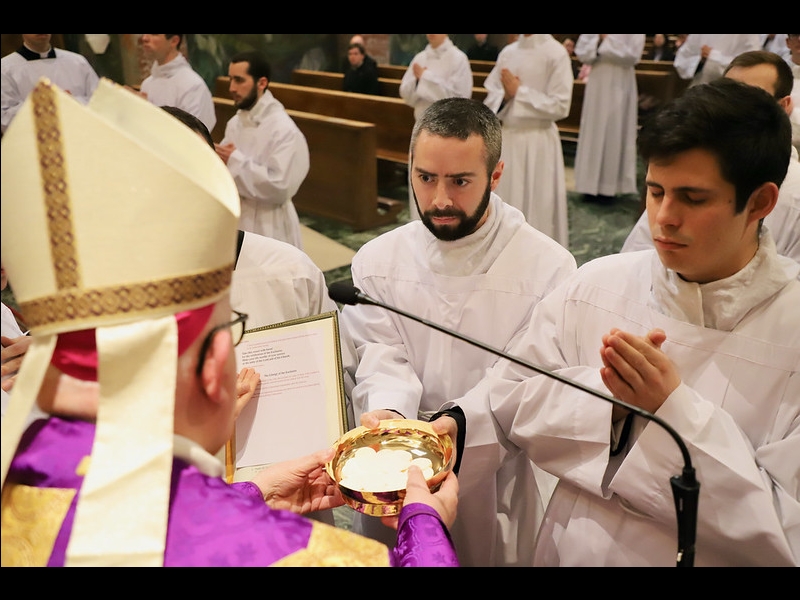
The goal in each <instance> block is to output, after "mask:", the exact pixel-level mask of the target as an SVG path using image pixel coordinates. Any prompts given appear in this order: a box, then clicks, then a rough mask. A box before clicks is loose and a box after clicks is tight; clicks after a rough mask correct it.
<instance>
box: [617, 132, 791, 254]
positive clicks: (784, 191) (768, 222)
mask: <svg viewBox="0 0 800 600" xmlns="http://www.w3.org/2000/svg"><path fill="white" fill-rule="evenodd" d="M797 156H798V155H797V149H796V148H792V159H791V160H790V161H789V168H788V170H787V171H786V177H785V179H784V180H783V183H782V184H781V187H780V191H779V192H778V201H777V203H776V204H775V208H773V209H772V212H771V213H769V214H768V215H767V216H766V217H764V226H765V227H766V228H767V229H769V231H770V234H771V235H772V239H773V240H775V248H776V249H777V250H778V254H780V255H781V256H787V257H789V258H791V259H793V260H794V261H795V262H797V263H800V162H798V160H797ZM652 247H653V238H652V237H651V236H650V225H649V223H648V222H647V211H644V212H643V213H642V214H641V216H640V217H639V220H638V221H636V224H635V225H634V226H633V228H632V229H631V232H630V233H629V234H628V237H627V238H625V243H623V244H622V249H621V250H620V252H633V251H635V250H644V249H647V248H652Z"/></svg>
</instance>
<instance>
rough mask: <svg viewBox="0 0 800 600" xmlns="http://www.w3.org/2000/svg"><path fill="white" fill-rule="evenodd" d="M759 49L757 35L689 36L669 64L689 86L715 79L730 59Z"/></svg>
mask: <svg viewBox="0 0 800 600" xmlns="http://www.w3.org/2000/svg"><path fill="white" fill-rule="evenodd" d="M760 48H761V39H760V36H759V34H757V33H690V34H688V35H687V36H686V41H685V42H684V43H683V44H681V47H680V48H678V50H677V52H675V59H674V60H673V63H674V64H675V70H676V71H677V72H678V75H680V77H681V79H691V80H692V81H691V83H690V84H689V85H690V86H692V85H697V84H698V83H708V82H709V81H714V80H715V79H719V78H720V77H722V74H723V72H724V71H725V67H727V66H728V65H729V64H730V62H731V60H733V57H734V56H737V55H739V54H741V53H742V52H749V51H750V50H759V49H760Z"/></svg>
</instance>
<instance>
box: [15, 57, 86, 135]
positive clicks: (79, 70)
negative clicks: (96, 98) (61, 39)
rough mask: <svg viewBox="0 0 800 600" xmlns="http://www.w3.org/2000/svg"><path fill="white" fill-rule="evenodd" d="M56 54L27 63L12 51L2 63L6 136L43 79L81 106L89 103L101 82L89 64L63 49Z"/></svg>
mask: <svg viewBox="0 0 800 600" xmlns="http://www.w3.org/2000/svg"><path fill="white" fill-rule="evenodd" d="M55 54H56V57H55V58H41V59H38V60H27V59H25V58H24V57H23V56H22V55H20V54H19V53H17V52H12V53H10V54H7V55H6V56H4V57H3V58H2V60H0V73H1V74H2V75H0V77H1V78H2V83H1V84H0V98H2V101H0V104H1V105H2V131H3V133H5V132H6V129H7V128H8V125H9V124H10V123H11V120H12V119H13V118H14V115H16V114H17V111H18V110H19V109H20V107H21V106H22V103H23V102H24V101H25V98H27V97H28V94H30V93H31V90H32V89H33V88H34V87H35V86H36V84H37V83H38V82H39V79H40V78H41V77H47V78H48V79H49V80H50V81H51V82H52V83H54V84H55V85H57V86H58V87H60V88H61V89H62V90H64V91H67V92H69V93H70V95H71V96H72V97H73V98H75V99H76V100H77V101H78V102H80V103H81V104H87V103H88V102H89V98H91V97H92V94H94V90H95V88H97V84H98V82H99V81H100V79H99V78H98V76H97V73H95V71H94V69H93V68H92V66H91V65H90V64H89V61H88V60H86V58H85V57H84V56H83V55H81V54H77V53H75V52H70V51H69V50H62V49H61V48H55Z"/></svg>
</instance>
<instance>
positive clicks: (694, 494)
mask: <svg viewBox="0 0 800 600" xmlns="http://www.w3.org/2000/svg"><path fill="white" fill-rule="evenodd" d="M328 295H329V296H330V297H331V299H333V300H335V301H336V302H340V303H341V304H370V305H372V306H379V307H380V308H383V309H386V310H388V311H391V312H393V313H397V314H398V315H401V316H403V317H406V318H408V319H411V320H412V321H416V322H418V323H422V324H423V325H427V326H428V327H431V328H433V329H436V330H437V331H441V332H442V333H446V334H447V335H450V336H453V337H455V338H458V339H460V340H462V341H464V342H467V343H468V344H472V345H473V346H477V347H479V348H483V349H484V350H486V351H487V352H489V353H491V354H494V355H495V356H499V357H500V358H505V359H506V360H509V361H511V362H513V363H516V364H518V365H520V366H522V367H526V368H528V369H531V370H533V371H536V372H537V373H540V374H542V375H546V376H547V377H551V378H553V379H556V380H558V381H560V382H561V383H563V384H565V385H568V386H570V387H573V388H576V389H579V390H581V391H583V392H586V393H587V394H591V395H592V396H596V397H597V398H600V399H602V400H605V401H607V402H611V403H612V404H616V405H617V406H621V407H622V408H625V409H627V410H629V411H630V412H632V413H635V414H637V415H639V416H641V417H643V418H645V419H647V420H649V421H654V422H655V423H657V424H658V425H660V426H661V427H662V428H663V429H664V430H666V432H667V433H669V435H670V436H671V437H672V439H674V440H675V443H676V444H678V448H680V451H681V454H682V455H683V463H684V467H683V471H682V472H681V474H680V475H675V476H673V477H671V478H670V484H671V486H672V495H673V497H674V499H675V513H676V517H677V521H678V553H677V561H676V566H678V567H691V566H693V565H694V555H695V537H696V533H697V502H698V498H699V495H700V483H699V482H698V481H697V478H696V477H695V471H694V467H692V459H691V456H689V449H688V448H687V447H686V444H685V443H684V441H683V439H682V438H681V436H680V435H679V434H678V432H677V431H675V429H673V428H672V426H671V425H669V424H668V423H667V422H666V421H664V420H663V419H662V418H661V417H658V416H656V415H655V414H653V413H651V412H649V411H646V410H644V409H643V408H640V407H638V406H634V405H633V404H628V403H627V402H623V401H622V400H619V399H618V398H614V397H613V396H609V395H607V394H603V393H602V392H599V391H597V390H595V389H593V388H590V387H588V386H586V385H584V384H582V383H580V382H578V381H574V380H572V379H569V378H567V377H564V376H563V375H559V374H558V373H554V372H552V371H548V370H547V369H544V368H542V367H538V366H536V365H534V364H532V363H529V362H526V361H524V360H522V359H521V358H517V357H515V356H512V355H510V354H506V353H505V352H503V351H501V350H498V349H497V348H494V347H492V346H489V345H488V344H485V343H483V342H481V341H478V340H476V339H473V338H471V337H468V336H466V335H463V334H461V333H458V332H457V331H454V330H451V329H448V328H446V327H443V326H441V325H439V324H437V323H433V322H432V321H428V320H427V319H423V318H422V317H418V316H416V315H413V314H411V313H409V312H406V311H404V310H402V309H399V308H396V307H394V306H389V305H388V304H384V303H382V302H379V301H378V300H375V299H374V298H371V297H370V296H368V295H367V294H365V293H364V292H362V291H361V290H359V289H358V288H357V287H354V286H350V285H348V284H342V283H340V282H335V283H332V284H331V286H330V288H329V290H328Z"/></svg>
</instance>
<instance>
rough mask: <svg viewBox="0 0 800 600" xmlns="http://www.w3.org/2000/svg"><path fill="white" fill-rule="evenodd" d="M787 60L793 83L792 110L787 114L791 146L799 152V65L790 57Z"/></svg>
mask: <svg viewBox="0 0 800 600" xmlns="http://www.w3.org/2000/svg"><path fill="white" fill-rule="evenodd" d="M788 62H789V66H790V67H791V68H792V75H794V85H793V86H792V102H793V103H794V110H793V111H792V114H791V115H789V120H790V121H791V122H792V146H794V147H795V150H797V151H798V152H800V65H798V64H795V63H793V62H792V61H791V59H790V60H789V61H788Z"/></svg>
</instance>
